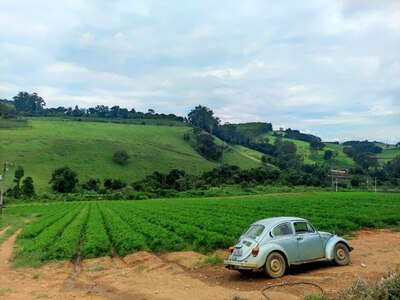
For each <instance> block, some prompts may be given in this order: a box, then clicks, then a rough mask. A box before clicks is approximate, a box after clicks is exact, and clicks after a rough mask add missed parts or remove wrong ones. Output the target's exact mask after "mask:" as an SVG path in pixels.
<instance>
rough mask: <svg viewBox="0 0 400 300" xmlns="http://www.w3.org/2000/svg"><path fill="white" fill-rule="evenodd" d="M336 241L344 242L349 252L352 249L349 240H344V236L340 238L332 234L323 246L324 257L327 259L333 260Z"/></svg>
mask: <svg viewBox="0 0 400 300" xmlns="http://www.w3.org/2000/svg"><path fill="white" fill-rule="evenodd" d="M337 243H342V244H344V245H345V246H346V247H347V249H349V252H350V251H351V250H352V249H353V248H352V247H350V245H349V242H348V241H346V240H345V239H344V238H341V237H340V236H337V235H335V236H333V237H331V238H330V239H329V241H328V242H327V243H326V246H325V257H326V258H327V259H329V260H333V259H334V258H335V251H334V250H335V245H336V244H337Z"/></svg>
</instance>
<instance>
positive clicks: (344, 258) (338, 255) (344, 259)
mask: <svg viewBox="0 0 400 300" xmlns="http://www.w3.org/2000/svg"><path fill="white" fill-rule="evenodd" d="M334 251H335V257H334V260H335V263H336V264H338V265H339V266H345V265H347V264H348V263H349V261H350V254H349V249H347V247H346V246H345V245H343V244H342V243H337V244H336V245H335V248H334Z"/></svg>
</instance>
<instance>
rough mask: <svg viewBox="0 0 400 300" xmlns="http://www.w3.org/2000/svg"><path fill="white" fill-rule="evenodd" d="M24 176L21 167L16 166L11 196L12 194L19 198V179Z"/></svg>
mask: <svg viewBox="0 0 400 300" xmlns="http://www.w3.org/2000/svg"><path fill="white" fill-rule="evenodd" d="M24 174H25V171H24V168H23V167H21V166H18V167H17V169H16V170H15V173H14V182H15V187H14V190H13V194H14V197H15V198H19V196H21V188H20V182H21V178H22V177H24Z"/></svg>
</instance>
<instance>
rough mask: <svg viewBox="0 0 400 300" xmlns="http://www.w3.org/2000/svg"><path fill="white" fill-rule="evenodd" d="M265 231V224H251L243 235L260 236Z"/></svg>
mask: <svg viewBox="0 0 400 300" xmlns="http://www.w3.org/2000/svg"><path fill="white" fill-rule="evenodd" d="M263 231H264V226H263V225H251V226H250V227H249V228H247V230H246V231H245V232H244V233H243V235H247V236H252V237H258V236H259V235H260V234H261V233H262V232H263Z"/></svg>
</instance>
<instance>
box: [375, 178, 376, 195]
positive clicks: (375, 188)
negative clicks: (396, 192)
mask: <svg viewBox="0 0 400 300" xmlns="http://www.w3.org/2000/svg"><path fill="white" fill-rule="evenodd" d="M375 193H376V177H375Z"/></svg>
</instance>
